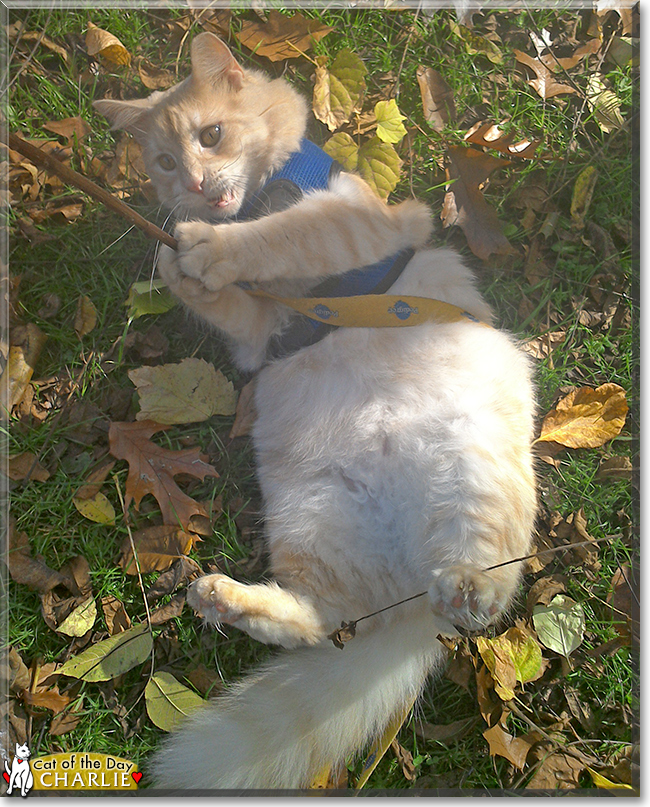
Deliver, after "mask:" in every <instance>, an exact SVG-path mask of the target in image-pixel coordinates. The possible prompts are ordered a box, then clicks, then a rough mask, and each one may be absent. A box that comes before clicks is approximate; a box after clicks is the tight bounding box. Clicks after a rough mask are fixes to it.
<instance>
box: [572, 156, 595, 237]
mask: <svg viewBox="0 0 650 807" xmlns="http://www.w3.org/2000/svg"><path fill="white" fill-rule="evenodd" d="M597 179H598V171H597V170H596V169H595V168H594V167H593V165H588V166H587V167H586V168H585V169H584V170H583V171H581V172H580V173H579V174H578V178H577V179H576V183H575V185H574V186H573V195H572V197H571V218H572V219H573V223H574V224H575V225H576V227H579V228H582V227H584V225H585V217H586V215H587V211H588V210H589V205H590V204H591V197H592V196H593V195H594V188H595V187H596V180H597Z"/></svg>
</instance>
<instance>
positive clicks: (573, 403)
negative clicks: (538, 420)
mask: <svg viewBox="0 0 650 807" xmlns="http://www.w3.org/2000/svg"><path fill="white" fill-rule="evenodd" d="M627 411H628V405H627V401H626V400H625V390H624V389H623V387H620V386H619V385H618V384H611V383H610V384H602V385H601V386H600V387H597V388H596V389H592V388H591V387H581V388H580V389H577V390H573V391H572V392H570V393H569V394H568V395H567V396H565V397H564V398H562V399H561V400H560V401H558V403H557V405H556V407H555V409H552V410H551V411H550V412H549V413H548V414H547V415H546V417H545V418H544V421H543V423H542V430H541V434H540V436H539V437H538V438H537V441H536V442H542V441H547V440H550V441H552V442H555V443H561V444H562V445H564V446H568V447H569V448H597V447H598V446H602V445H603V444H604V443H606V442H607V441H608V440H611V439H613V438H614V437H616V436H617V435H618V434H620V431H621V429H622V428H623V426H624V425H625V417H626V415H627Z"/></svg>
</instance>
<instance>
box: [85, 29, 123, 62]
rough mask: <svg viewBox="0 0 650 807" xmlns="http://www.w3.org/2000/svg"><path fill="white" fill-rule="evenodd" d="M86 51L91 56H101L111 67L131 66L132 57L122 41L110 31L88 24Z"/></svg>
mask: <svg viewBox="0 0 650 807" xmlns="http://www.w3.org/2000/svg"><path fill="white" fill-rule="evenodd" d="M86 50H87V51H88V55H89V56H101V57H102V59H106V61H107V62H109V63H110V64H111V65H115V66H118V67H121V66H127V67H128V65H129V64H131V55H130V54H129V52H128V50H127V49H126V48H125V47H124V45H123V44H122V43H121V42H120V40H119V39H118V38H117V37H116V36H113V34H111V33H110V32H109V31H105V30H104V29H103V28H98V27H97V26H96V25H94V24H93V23H92V22H89V23H88V30H87V31H86Z"/></svg>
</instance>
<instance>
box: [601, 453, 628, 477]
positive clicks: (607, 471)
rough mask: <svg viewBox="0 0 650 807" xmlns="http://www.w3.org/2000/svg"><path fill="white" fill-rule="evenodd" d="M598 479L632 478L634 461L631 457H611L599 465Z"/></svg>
mask: <svg viewBox="0 0 650 807" xmlns="http://www.w3.org/2000/svg"><path fill="white" fill-rule="evenodd" d="M596 479H627V480H630V479H632V461H631V460H630V458H629V457H626V456H624V455H623V456H619V457H610V458H609V459H606V460H603V461H602V462H601V463H600V465H599V466H598V473H597V474H596Z"/></svg>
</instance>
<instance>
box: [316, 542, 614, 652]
mask: <svg viewBox="0 0 650 807" xmlns="http://www.w3.org/2000/svg"><path fill="white" fill-rule="evenodd" d="M611 540H612V536H611V535H606V536H605V537H604V538H594V539H593V540H591V541H577V542H576V543H575V544H566V545H565V546H555V547H553V548H551V549H543V550H542V551H541V552H539V553H537V552H534V553H533V554H532V555H524V556H523V557H521V558H513V559H512V560H506V561H504V562H503V563H495V564H494V566H488V567H487V569H482V570H481V571H483V572H491V571H492V570H493V569H500V568H501V567H502V566H509V565H510V564H511V563H521V562H522V561H524V560H529V559H530V558H534V557H535V556H536V555H537V554H547V553H548V554H550V553H551V552H562V551H563V550H564V551H566V550H569V549H575V548H576V547H578V546H591V545H592V544H600V543H602V542H603V541H611ZM426 593H427V592H426V591H421V592H420V593H419V594H414V595H413V596H412V597H407V598H406V599H405V600H399V601H398V602H394V603H392V605H387V606H386V607H385V608H380V609H379V610H378V611H373V612H372V613H371V614H366V615H365V616H360V617H359V618H358V619H353V620H352V621H351V622H341V627H340V628H338V629H337V630H334V631H332V633H330V634H328V636H327V638H328V639H329V640H330V641H331V642H333V643H334V646H335V647H338V648H340V649H343V646H344V644H345V642H349V641H350V639H353V638H354V636H355V633H356V627H357V625H358V623H359V622H361V621H362V620H364V619H369V618H370V617H371V616H377V614H381V613H383V612H384V611H388V610H390V609H391V608H395V607H397V606H398V605H403V604H404V603H405V602H410V601H411V600H416V599H418V597H424V595H425V594H426Z"/></svg>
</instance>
